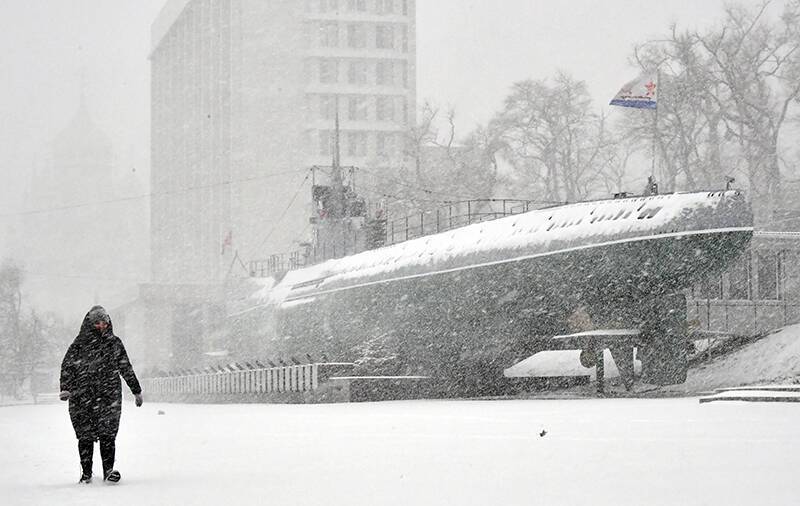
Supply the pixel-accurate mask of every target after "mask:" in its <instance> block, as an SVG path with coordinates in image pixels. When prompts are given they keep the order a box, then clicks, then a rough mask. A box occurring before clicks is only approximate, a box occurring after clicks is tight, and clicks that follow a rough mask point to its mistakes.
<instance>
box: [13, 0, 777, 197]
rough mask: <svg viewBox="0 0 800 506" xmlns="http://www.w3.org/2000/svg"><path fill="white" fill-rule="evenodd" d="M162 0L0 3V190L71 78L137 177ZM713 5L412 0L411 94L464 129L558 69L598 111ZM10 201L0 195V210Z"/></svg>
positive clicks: (51, 120) (64, 115)
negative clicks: (634, 57)
mask: <svg viewBox="0 0 800 506" xmlns="http://www.w3.org/2000/svg"><path fill="white" fill-rule="evenodd" d="M298 1H300V0H298ZM163 3H164V0H0V20H1V21H0V23H2V26H1V28H2V29H0V47H2V48H4V55H3V59H2V66H3V72H2V77H0V100H2V102H0V107H1V108H2V109H1V110H0V118H2V119H0V176H2V175H5V176H11V177H12V179H11V184H3V185H0V187H2V188H4V189H5V190H6V191H8V190H9V189H13V190H14V193H17V192H18V188H19V186H20V185H21V184H22V183H23V182H24V181H26V180H27V174H26V173H27V171H28V170H29V167H30V166H31V165H32V164H35V163H40V161H41V159H42V158H43V153H44V152H45V151H46V149H45V147H46V146H47V143H48V142H49V141H50V140H51V139H52V138H53V136H54V135H56V134H57V133H58V132H59V131H60V130H61V129H62V128H63V127H64V126H65V125H66V124H67V122H68V121H69V119H70V118H71V116H72V114H74V112H75V110H76V109H77V107H78V102H79V97H80V93H81V91H80V90H81V81H82V79H81V76H84V79H83V81H84V82H85V92H86V96H87V99H88V104H89V108H90V111H91V113H92V114H93V116H94V117H95V119H96V121H97V122H98V123H99V124H100V126H101V127H102V128H103V129H104V130H105V131H106V132H107V133H108V135H109V136H110V138H111V139H112V141H113V143H114V151H115V155H116V161H115V164H116V165H117V169H118V170H120V169H126V168H133V167H136V168H137V169H139V170H141V171H142V172H140V173H145V174H146V172H147V168H148V167H147V164H148V158H149V121H150V120H149V110H150V109H149V63H148V60H147V55H148V52H149V47H150V25H151V23H152V21H153V20H154V19H155V17H156V15H157V14H158V11H159V10H160V9H161V7H162V5H163ZM745 3H749V4H752V5H755V4H758V3H760V0H746V1H745ZM775 3H776V4H778V5H780V4H781V3H782V2H780V1H776V2H775ZM722 6H723V1H722V0H702V1H697V0H658V1H654V0H647V1H644V0H605V1H602V2H600V1H597V0H570V1H568V2H566V1H563V2H562V1H555V0H418V7H417V21H418V55H417V57H418V75H417V81H418V98H419V100H420V102H421V101H422V100H424V99H430V100H432V101H433V102H435V103H437V104H440V105H442V106H448V105H452V106H454V107H455V109H456V113H457V123H458V125H459V127H460V130H461V133H466V131H468V130H469V129H471V128H472V127H473V126H475V125H476V124H478V123H481V122H485V121H486V120H487V119H488V118H489V117H490V116H491V115H492V113H493V112H494V111H496V110H497V109H498V108H499V107H500V105H501V103H502V99H503V97H504V96H505V94H506V93H507V91H508V89H509V87H510V85H511V84H512V83H513V82H515V81H518V80H521V79H526V78H544V77H548V76H552V75H553V74H554V73H555V71H556V70H557V69H563V70H566V71H568V72H570V73H571V74H572V75H573V76H574V77H576V78H579V79H583V80H585V81H587V83H588V85H589V89H590V91H591V92H592V94H593V95H594V98H595V105H596V106H597V107H601V106H603V107H606V106H605V105H604V104H606V103H607V102H608V100H609V99H610V98H611V97H612V96H613V94H614V93H615V92H616V91H617V90H618V88H619V87H620V86H621V85H622V84H623V83H624V82H625V81H626V80H628V79H630V78H632V77H633V74H634V73H635V71H634V70H633V68H632V67H631V66H630V64H629V62H628V57H629V56H630V53H631V48H632V47H633V45H634V44H635V43H636V42H637V41H642V40H646V39H647V38H649V37H651V36H657V35H658V34H660V33H663V32H664V30H666V29H667V27H668V26H669V24H670V23H671V22H673V21H675V22H678V23H679V24H681V25H683V26H699V25H704V24H707V23H710V22H712V21H713V20H715V19H718V18H719V17H720V14H721V10H722ZM614 113H615V114H617V113H618V112H616V111H615V112H614ZM0 191H2V190H0ZM0 195H1V194H0ZM14 205H16V203H15V202H14V201H13V200H9V199H8V198H5V199H3V202H2V203H0V213H1V212H8V211H9V206H14Z"/></svg>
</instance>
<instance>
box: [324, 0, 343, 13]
mask: <svg viewBox="0 0 800 506" xmlns="http://www.w3.org/2000/svg"><path fill="white" fill-rule="evenodd" d="M338 10H339V0H319V11H320V12H328V11H331V12H336V11H338Z"/></svg>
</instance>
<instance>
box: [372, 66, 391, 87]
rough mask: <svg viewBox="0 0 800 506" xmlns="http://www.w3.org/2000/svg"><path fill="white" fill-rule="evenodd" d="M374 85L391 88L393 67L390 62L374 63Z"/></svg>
mask: <svg viewBox="0 0 800 506" xmlns="http://www.w3.org/2000/svg"><path fill="white" fill-rule="evenodd" d="M375 84H377V85H378V86H391V85H393V84H394V65H393V64H392V62H390V61H378V62H376V63H375Z"/></svg>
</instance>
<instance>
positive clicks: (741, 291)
mask: <svg viewBox="0 0 800 506" xmlns="http://www.w3.org/2000/svg"><path fill="white" fill-rule="evenodd" d="M755 257H756V258H755V260H756V270H757V273H758V276H757V277H756V278H755V279H754V276H753V272H752V269H753V267H752V256H751V254H750V253H749V252H747V253H744V254H742V256H741V257H740V258H739V259H738V260H737V261H736V262H734V263H733V264H732V265H731V267H730V268H729V269H728V270H727V272H725V273H724V274H723V275H719V276H715V277H713V278H710V279H708V280H706V281H705V282H703V283H700V284H699V285H697V286H695V287H694V288H693V290H692V295H693V296H694V297H695V298H698V299H727V300H783V299H784V297H785V295H786V294H785V290H784V287H785V279H784V278H785V276H784V269H783V262H784V260H783V258H784V252H781V251H759V252H756V253H755ZM725 280H727V293H725V292H726V290H725V283H724V281H725Z"/></svg>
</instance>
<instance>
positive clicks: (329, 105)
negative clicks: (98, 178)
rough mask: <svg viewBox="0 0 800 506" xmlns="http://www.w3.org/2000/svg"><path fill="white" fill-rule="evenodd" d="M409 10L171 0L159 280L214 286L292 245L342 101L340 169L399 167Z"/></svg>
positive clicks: (410, 52) (163, 95)
mask: <svg viewBox="0 0 800 506" xmlns="http://www.w3.org/2000/svg"><path fill="white" fill-rule="evenodd" d="M414 14H415V5H414V0H170V1H169V2H168V3H167V4H166V6H165V7H164V9H163V10H162V12H161V14H160V15H159V17H158V19H157V20H156V22H155V23H154V25H153V31H152V37H153V50H152V54H151V61H152V170H151V182H152V191H153V193H154V197H153V200H152V213H151V214H152V217H151V218H152V219H151V222H152V232H151V234H152V280H153V282H154V283H158V284H162V283H163V284H173V283H179V284H184V283H200V284H207V283H211V284H214V283H218V282H220V281H221V280H223V279H225V277H226V275H227V274H228V273H229V271H230V269H231V265H232V264H234V266H235V267H234V268H238V260H237V261H236V262H235V263H234V257H233V255H234V254H236V253H238V256H239V258H240V259H242V260H243V261H245V262H246V261H247V260H250V259H256V258H264V257H265V256H267V255H268V254H270V253H279V252H283V251H288V250H290V249H293V248H294V247H296V245H295V244H293V242H295V241H297V240H302V239H303V237H302V232H303V231H304V230H306V229H307V223H308V202H309V195H310V181H308V180H307V175H308V169H309V167H311V166H312V165H330V164H331V159H332V149H333V144H334V143H333V137H334V131H335V127H334V123H335V117H336V107H337V106H338V110H339V111H338V112H339V113H338V116H339V122H340V136H339V138H340V152H341V162H342V164H345V165H355V166H363V167H365V168H375V167H392V166H399V165H400V164H402V163H403V161H402V158H403V151H404V149H403V148H404V146H403V142H404V138H405V135H404V133H405V132H406V131H407V129H408V128H409V126H411V125H413V123H414V120H415V114H414V111H415V103H416V102H415V100H416V82H415V75H416V47H415V16H414ZM298 191H299V192H300V194H299V195H298V196H297V198H295V199H294V202H293V203H291V204H290V202H291V201H292V197H293V196H294V195H295V194H296V193H297V192H298ZM281 216H283V218H282V219H281V220H280V223H278V220H279V218H280V217H281Z"/></svg>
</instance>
